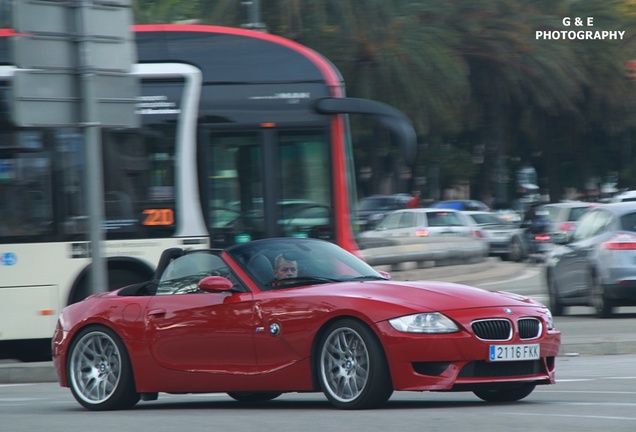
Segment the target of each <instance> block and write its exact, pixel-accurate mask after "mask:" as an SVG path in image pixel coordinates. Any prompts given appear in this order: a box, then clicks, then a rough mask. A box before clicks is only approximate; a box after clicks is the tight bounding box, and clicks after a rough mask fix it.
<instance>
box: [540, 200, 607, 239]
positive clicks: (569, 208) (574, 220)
mask: <svg viewBox="0 0 636 432" xmlns="http://www.w3.org/2000/svg"><path fill="white" fill-rule="evenodd" d="M597 205H598V204H596V203H590V202H583V201H570V202H560V203H552V204H545V205H544V206H542V207H541V208H542V209H543V210H545V211H546V212H547V218H548V226H547V230H548V234H549V235H550V237H551V238H552V241H556V242H563V241H564V240H565V238H566V237H567V236H569V235H571V234H572V232H574V229H575V228H576V225H577V224H578V222H579V219H580V218H581V216H583V214H584V213H585V212H587V211H588V210H590V209H591V208H594V207H596V206H597Z"/></svg>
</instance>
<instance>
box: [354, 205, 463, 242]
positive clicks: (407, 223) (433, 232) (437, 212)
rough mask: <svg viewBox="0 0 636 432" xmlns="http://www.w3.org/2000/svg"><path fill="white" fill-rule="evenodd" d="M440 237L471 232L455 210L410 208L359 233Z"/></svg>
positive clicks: (370, 236)
mask: <svg viewBox="0 0 636 432" xmlns="http://www.w3.org/2000/svg"><path fill="white" fill-rule="evenodd" d="M442 236H452V237H470V236H475V232H474V228H473V227H472V226H471V225H470V223H469V221H468V220H467V219H466V217H464V216H463V215H462V214H461V212H460V211H459V210H452V209H435V208H414V209H402V210H396V211H394V212H392V213H390V214H388V215H387V216H386V217H385V218H384V219H383V220H382V222H380V223H379V224H378V225H377V226H376V227H375V229H373V230H369V231H364V232H363V233H361V234H360V238H361V239H372V238H374V239H378V238H384V239H389V238H396V237H442Z"/></svg>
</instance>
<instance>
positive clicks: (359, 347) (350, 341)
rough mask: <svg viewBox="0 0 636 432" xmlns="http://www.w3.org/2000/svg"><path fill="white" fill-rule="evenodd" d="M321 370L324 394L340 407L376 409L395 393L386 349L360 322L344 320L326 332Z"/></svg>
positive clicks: (322, 344) (319, 372)
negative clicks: (385, 352) (385, 353)
mask: <svg viewBox="0 0 636 432" xmlns="http://www.w3.org/2000/svg"><path fill="white" fill-rule="evenodd" d="M318 367H319V370H318V374H319V375H318V376H319V379H320V384H321V386H322V389H323V392H324V393H325V396H326V397H327V399H329V401H330V402H331V403H332V404H333V405H335V406H336V407H338V408H342V409H364V408H371V407H375V406H377V405H380V404H382V403H384V402H386V401H387V400H388V399H389V397H390V396H391V394H392V393H393V385H392V383H391V378H390V374H389V369H388V366H387V362H386V358H385V356H384V350H383V349H382V346H381V345H380V343H379V342H378V340H377V338H376V336H375V334H374V333H373V332H372V331H371V330H370V329H369V328H368V327H367V326H365V325H364V324H362V323H360V322H358V321H355V320H352V319H345V320H341V321H338V322H336V323H334V324H332V325H331V326H330V328H329V329H327V332H326V333H325V336H324V337H323V339H322V341H321V343H320V347H319V362H318Z"/></svg>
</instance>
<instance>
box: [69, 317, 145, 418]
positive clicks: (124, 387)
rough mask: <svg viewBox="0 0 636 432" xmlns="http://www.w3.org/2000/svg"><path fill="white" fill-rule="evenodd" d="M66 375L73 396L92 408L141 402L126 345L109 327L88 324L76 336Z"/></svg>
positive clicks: (125, 405)
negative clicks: (89, 325)
mask: <svg viewBox="0 0 636 432" xmlns="http://www.w3.org/2000/svg"><path fill="white" fill-rule="evenodd" d="M67 374H68V377H69V386H70V387H71V392H72V393H73V396H74V397H75V399H76V400H77V402H79V403H80V404H81V405H82V406H84V407H85V408H88V409H90V410H94V411H104V410H114V409H125V408H130V407H132V406H134V405H135V404H136V403H137V402H139V398H140V394H139V393H137V392H136V390H135V383H134V380H133V374H132V368H131V366H130V360H129V359H128V353H127V352H126V348H125V346H124V344H123V342H122V341H121V339H120V338H119V337H118V336H117V334H115V332H114V331H112V330H110V329H108V328H105V327H88V328H86V329H84V330H82V331H81V332H80V333H79V334H78V335H77V337H76V338H75V340H74V341H73V343H72V345H71V348H70V350H69V356H68V362H67Z"/></svg>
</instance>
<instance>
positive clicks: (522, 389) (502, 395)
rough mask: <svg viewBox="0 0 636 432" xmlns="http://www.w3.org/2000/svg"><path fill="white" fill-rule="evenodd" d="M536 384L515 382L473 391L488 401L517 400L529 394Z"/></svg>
mask: <svg viewBox="0 0 636 432" xmlns="http://www.w3.org/2000/svg"><path fill="white" fill-rule="evenodd" d="M536 386H537V385H536V384H534V383H524V384H514V385H506V386H505V387H501V388H496V389H489V390H475V391H474V392H473V393H474V394H475V396H477V397H478V398H479V399H482V400H485V401H486V402H515V401H518V400H521V399H523V398H525V397H527V396H529V395H530V393H532V392H533V391H534V388H535V387H536Z"/></svg>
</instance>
